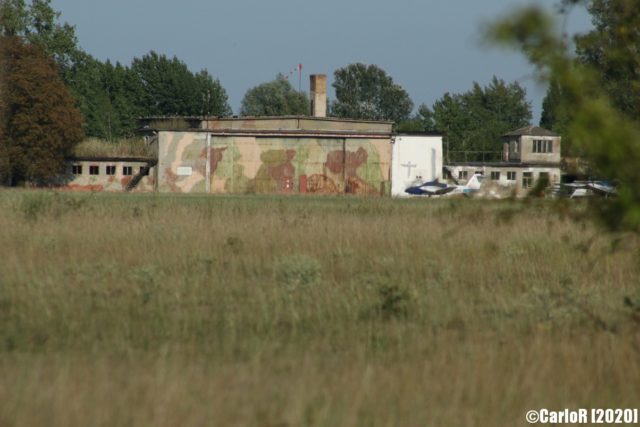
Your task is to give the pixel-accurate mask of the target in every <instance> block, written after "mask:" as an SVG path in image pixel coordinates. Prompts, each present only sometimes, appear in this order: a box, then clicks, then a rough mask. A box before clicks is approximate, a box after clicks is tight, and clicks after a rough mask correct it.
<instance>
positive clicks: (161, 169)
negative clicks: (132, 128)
mask: <svg viewBox="0 0 640 427" xmlns="http://www.w3.org/2000/svg"><path fill="white" fill-rule="evenodd" d="M207 135H209V137H208V136H207ZM207 138H209V141H207ZM158 143H159V146H158V149H159V159H158V190H159V191H163V192H211V193H352V194H368V195H383V194H386V193H388V191H389V181H390V176H389V169H390V162H391V144H390V140H389V138H381V137H370V138H366V137H363V138H349V137H345V138H338V137H322V136H300V135H298V136H273V135H264V136H261V135H250V134H243V135H225V134H218V133H215V132H214V133H208V132H178V131H160V132H159V135H158ZM208 146H209V147H210V149H209V150H208V148H207V147H208ZM207 164H208V166H207ZM207 177H208V179H207ZM207 181H208V182H207Z"/></svg>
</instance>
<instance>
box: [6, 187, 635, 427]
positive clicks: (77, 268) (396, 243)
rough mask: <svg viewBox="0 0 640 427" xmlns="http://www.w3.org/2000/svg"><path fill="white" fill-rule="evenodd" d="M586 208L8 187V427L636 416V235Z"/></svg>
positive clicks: (512, 421) (518, 421) (504, 421)
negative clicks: (549, 413) (615, 230)
mask: <svg viewBox="0 0 640 427" xmlns="http://www.w3.org/2000/svg"><path fill="white" fill-rule="evenodd" d="M581 208H582V207H581V206H580V205H577V206H562V207H560V208H558V207H557V206H556V205H554V204H549V203H544V202H541V203H532V202H530V203H526V204H524V203H520V204H515V203H514V202H497V203H487V202H476V201H465V200H462V201H454V200H429V201H427V200H389V199H359V198H347V197H345V198H342V197H337V198H329V197H325V198H311V197H309V198H307V197H291V198H289V197H258V196H255V197H233V196H226V197H203V196H175V195H159V194H149V195H133V194H127V195H109V194H92V195H77V194H63V193H40V192H2V193H0V241H1V242H2V243H3V245H2V246H1V248H0V260H1V261H0V425H8V426H34V425H47V426H76V425H78V426H79V425H104V426H120V425H124V426H140V425H150V426H151V425H153V426H175V425H181V426H200V425H221V426H228V425H232V426H234V425H238V426H244V425H259V426H299V425H320V426H335V425H345V426H360V425H363V426H364V425H366V426H378V425H380V426H417V425H429V426H430V425H433V426H442V425H460V426H472V425H477V426H480V425H481V426H503V425H526V423H525V420H524V415H525V413H526V411H527V410H529V409H535V408H540V407H547V408H550V409H563V408H565V407H569V408H579V407H622V408H624V407H634V405H636V406H637V404H638V401H639V399H638V398H639V395H640V392H639V390H638V387H637V385H638V384H640V364H639V362H640V323H638V321H637V320H636V319H637V318H638V317H640V316H638V311H637V310H636V309H634V308H633V307H632V306H636V307H638V308H640V286H639V285H640V283H639V277H640V275H639V273H640V263H638V262H637V260H638V255H639V254H640V242H639V241H638V238H637V237H635V236H625V235H616V236H612V235H608V234H603V233H601V232H599V230H597V229H596V228H595V227H594V226H592V225H590V224H588V223H585V222H576V221H574V220H572V215H573V213H574V212H575V211H576V210H579V209H581ZM625 301H626V304H625Z"/></svg>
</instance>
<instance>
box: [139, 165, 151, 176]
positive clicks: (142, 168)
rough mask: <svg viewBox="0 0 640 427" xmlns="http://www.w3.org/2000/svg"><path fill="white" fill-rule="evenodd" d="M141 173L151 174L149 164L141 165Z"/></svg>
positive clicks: (144, 174)
mask: <svg viewBox="0 0 640 427" xmlns="http://www.w3.org/2000/svg"><path fill="white" fill-rule="evenodd" d="M140 175H142V176H149V166H140Z"/></svg>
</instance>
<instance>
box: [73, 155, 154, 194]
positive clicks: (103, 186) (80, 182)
mask: <svg viewBox="0 0 640 427" xmlns="http://www.w3.org/2000/svg"><path fill="white" fill-rule="evenodd" d="M73 166H81V167H82V173H81V174H74V173H73ZM91 166H97V167H98V174H97V175H91V174H90V167H91ZM107 166H115V174H114V175H107ZM125 166H127V167H131V172H132V173H131V175H125V174H124V167H125ZM143 167H148V168H149V175H144V176H141V177H138V179H139V181H138V182H137V183H136V184H135V186H133V187H132V188H131V190H130V191H135V192H148V191H154V190H155V183H156V170H155V169H156V168H155V167H154V166H149V163H148V162H143V161H131V160H126V159H118V160H101V159H96V160H67V161H66V173H65V175H64V176H63V177H61V178H62V181H63V182H64V185H63V186H61V188H62V189H64V190H71V191H113V192H123V191H127V186H128V185H129V184H130V183H131V181H132V180H134V179H135V178H136V175H138V174H140V173H141V172H140V170H141V168H143Z"/></svg>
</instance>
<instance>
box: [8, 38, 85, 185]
mask: <svg viewBox="0 0 640 427" xmlns="http://www.w3.org/2000/svg"><path fill="white" fill-rule="evenodd" d="M0 67H1V69H0V179H1V182H3V183H5V184H8V185H16V184H18V183H21V182H30V183H33V184H47V183H50V182H52V180H53V179H54V178H55V177H56V176H59V174H61V173H62V172H64V157H65V155H68V154H69V153H70V152H71V150H72V149H73V147H74V146H75V145H76V144H77V143H78V142H80V141H81V140H82V138H83V137H84V133H83V130H82V116H81V114H80V111H79V110H78V108H77V107H76V106H75V102H74V99H73V98H72V96H71V94H70V93H69V91H68V89H67V87H66V86H65V85H64V83H63V82H62V81H61V79H60V77H59V74H58V72H57V70H56V65H55V63H54V61H53V60H52V59H51V58H49V57H47V56H46V55H45V53H44V52H43V51H42V49H41V48H39V47H37V46H35V45H33V44H29V43H27V42H25V41H24V39H22V38H21V37H2V38H1V40H0Z"/></svg>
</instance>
